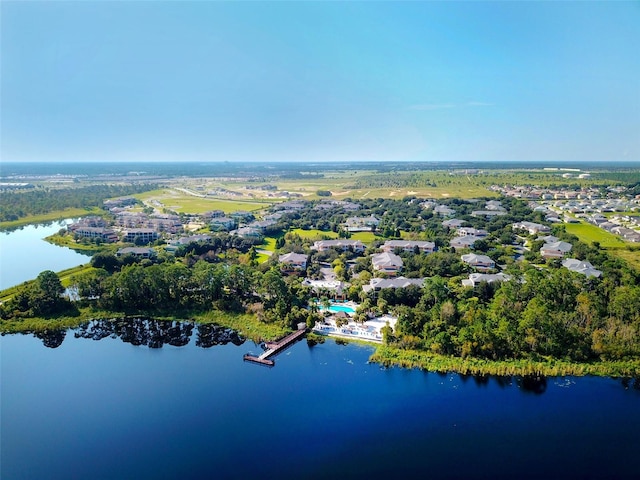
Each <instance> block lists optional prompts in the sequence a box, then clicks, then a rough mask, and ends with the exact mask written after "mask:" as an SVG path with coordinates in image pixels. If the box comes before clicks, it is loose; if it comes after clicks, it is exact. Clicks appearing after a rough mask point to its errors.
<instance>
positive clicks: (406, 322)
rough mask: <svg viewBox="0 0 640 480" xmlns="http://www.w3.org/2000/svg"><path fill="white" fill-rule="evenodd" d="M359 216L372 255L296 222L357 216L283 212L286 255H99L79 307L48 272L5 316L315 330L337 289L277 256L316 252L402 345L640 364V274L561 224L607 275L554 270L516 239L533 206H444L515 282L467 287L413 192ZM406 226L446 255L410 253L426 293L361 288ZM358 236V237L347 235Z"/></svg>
mask: <svg viewBox="0 0 640 480" xmlns="http://www.w3.org/2000/svg"><path fill="white" fill-rule="evenodd" d="M360 203H361V205H362V209H361V210H360V211H358V215H369V214H374V215H377V216H378V217H379V218H381V219H382V222H381V224H380V226H379V232H378V235H377V236H376V238H377V240H376V241H375V242H374V243H373V244H371V245H370V246H369V247H368V249H367V251H366V252H365V254H361V255H358V254H356V253H355V252H349V251H347V252H338V251H330V252H322V253H319V252H312V251H311V250H310V246H311V244H312V243H313V240H312V239H303V238H301V237H300V236H299V235H295V234H293V233H285V232H286V231H288V230H289V229H291V228H303V229H306V228H308V229H310V228H317V229H321V230H325V231H328V232H329V231H337V230H340V227H339V225H340V223H341V222H342V221H343V220H344V218H345V217H346V216H347V214H345V213H344V212H340V211H338V210H337V209H336V210H331V209H329V210H325V209H316V208H314V205H313V204H310V205H309V207H308V208H307V209H306V210H304V211H301V212H293V213H287V214H285V215H284V216H283V217H282V219H281V220H280V223H279V225H278V226H277V228H278V229H280V230H281V235H280V236H279V237H278V241H277V247H278V250H277V251H276V254H275V255H273V256H272V257H271V259H270V260H269V261H267V262H265V263H262V264H258V262H257V253H256V248H255V246H254V245H252V244H251V242H243V241H241V240H240V239H232V238H231V237H229V236H227V235H220V234H215V235H213V236H214V239H213V240H212V241H211V242H205V243H197V244H192V245H190V246H187V247H184V248H182V249H180V250H179V251H178V252H177V253H176V255H175V256H173V255H168V254H164V253H163V254H160V255H158V257H157V258H156V259H154V260H149V259H145V260H137V259H135V258H133V257H124V258H117V257H115V256H114V255H112V254H109V253H104V252H103V253H99V254H97V255H95V256H94V257H93V259H92V265H93V266H94V267H95V269H94V270H91V271H89V272H86V273H83V274H81V275H80V276H78V277H76V278H75V279H74V281H73V287H74V289H75V290H76V291H77V298H75V299H74V301H70V300H68V299H65V298H64V297H62V296H61V293H62V291H63V289H62V287H61V285H60V282H59V280H58V279H57V276H56V274H55V273H53V272H43V273H42V274H41V275H40V276H39V277H38V279H37V280H36V281H35V282H33V283H32V284H30V285H29V286H27V287H25V288H24V289H23V290H22V291H21V292H20V293H19V294H18V295H16V296H15V297H14V299H13V300H11V301H9V302H7V303H6V304H4V305H2V309H1V310H0V314H1V315H2V317H3V318H4V319H11V320H18V321H19V319H20V318H22V317H28V316H34V315H35V316H49V317H51V316H55V315H58V314H60V312H73V310H74V309H78V308H95V309H97V310H99V311H111V312H125V313H141V312H142V313H147V314H151V315H152V314H154V313H159V312H162V313H164V314H166V313H167V312H168V313H171V312H174V313H176V314H185V313H186V314H187V315H188V312H197V311H210V310H221V311H234V312H249V313H254V314H255V315H256V316H257V318H258V319H259V320H260V321H262V322H267V323H280V324H283V325H286V326H288V327H292V326H293V325H295V324H296V323H297V322H300V321H304V322H307V324H308V325H312V324H313V323H314V322H315V321H317V320H318V319H319V318H320V317H319V314H318V312H317V304H318V302H320V303H323V302H326V301H327V298H328V296H329V292H320V293H319V294H318V295H317V297H319V298H314V295H313V294H312V292H311V291H310V290H309V289H308V288H307V287H303V286H302V278H303V275H285V274H283V273H282V272H281V271H280V268H279V266H278V264H277V256H278V255H277V254H278V253H285V252H291V251H295V252H305V253H308V254H309V255H310V262H309V264H310V266H309V268H308V271H307V272H305V274H306V275H308V276H310V277H314V276H316V277H317V276H318V267H317V265H318V263H319V262H326V263H330V264H332V265H333V266H334V269H335V271H336V273H337V274H338V277H339V278H341V279H343V280H348V281H350V283H351V287H350V288H349V289H348V292H347V296H348V298H349V299H351V300H354V301H357V302H359V303H360V307H359V309H358V311H357V314H356V320H358V321H364V320H365V319H366V318H367V317H368V316H369V315H372V314H380V313H387V312H391V313H394V314H395V315H396V316H397V317H398V324H397V328H396V332H395V333H393V334H390V333H389V334H388V335H387V338H386V342H387V343H388V344H389V345H392V346H395V347H396V348H399V349H411V350H416V349H417V350H425V351H428V352H433V353H437V354H443V355H452V356H458V357H474V358H484V359H491V360H504V359H519V358H525V359H543V358H558V359H564V360H570V361H577V362H583V361H592V360H602V359H604V360H607V359H623V358H627V359H628V358H636V357H638V356H640V286H639V285H640V276H639V275H638V272H637V271H635V270H632V269H630V268H629V267H628V266H627V265H626V264H624V263H623V262H622V261H621V260H618V259H615V258H612V257H610V256H609V255H608V254H607V253H606V252H604V251H603V250H601V249H600V248H599V245H597V244H594V245H587V244H585V243H582V242H580V241H579V240H578V239H577V238H576V237H574V236H571V235H569V234H567V233H566V232H565V231H564V227H563V226H561V225H560V226H556V227H554V231H553V233H554V234H555V235H557V236H559V237H560V238H561V239H563V240H566V241H569V242H571V243H572V244H573V250H572V257H574V258H578V259H581V260H582V259H584V260H588V261H590V262H591V263H592V264H593V265H594V266H595V267H596V268H598V269H600V270H602V272H603V275H602V277H601V278H586V277H584V276H581V275H580V274H577V273H574V272H571V271H569V270H567V269H565V268H563V267H562V266H561V265H560V263H559V261H557V260H555V261H548V262H544V261H543V260H542V259H541V258H540V256H539V254H538V253H537V251H536V249H539V246H540V245H539V242H536V241H535V239H534V238H533V237H532V238H526V237H527V236H526V235H524V236H523V235H520V236H516V235H515V234H514V232H513V231H512V228H511V224H512V223H513V222H515V221H521V220H530V221H538V222H540V221H542V219H541V218H540V214H538V213H534V212H532V211H531V210H530V209H529V208H528V206H527V205H526V203H524V202H522V201H519V200H515V199H503V204H504V205H505V206H506V207H507V208H508V212H509V213H508V215H505V216H502V217H494V218H492V219H490V220H487V219H484V218H475V217H472V216H470V215H469V213H470V212H471V210H473V209H476V208H477V203H475V202H466V201H462V200H457V199H451V200H447V201H446V203H448V204H449V205H450V206H452V207H453V208H455V209H456V210H457V212H458V213H457V215H456V218H461V219H465V220H466V221H467V222H468V225H470V226H474V227H476V228H485V229H487V230H488V231H489V236H488V237H487V238H486V239H485V240H483V241H482V242H481V243H480V244H479V245H477V247H478V250H479V251H482V252H486V253H487V254H488V255H489V256H491V257H492V258H493V259H495V260H496V261H497V262H498V263H499V264H501V265H503V266H504V271H505V273H508V274H509V275H511V276H512V279H511V280H510V281H507V282H503V283H501V284H486V283H482V284H480V285H479V286H477V287H476V288H473V289H472V288H465V287H463V286H462V285H461V279H462V278H466V276H467V275H468V274H469V272H470V271H471V270H470V269H469V267H468V266H466V265H465V264H463V263H462V262H461V260H460V253H461V252H455V253H454V252H453V251H452V250H451V249H450V248H449V247H448V240H449V239H450V238H451V237H452V236H453V233H452V232H450V231H448V230H447V229H446V228H444V227H443V226H442V218H441V217H434V216H433V215H432V213H431V212H429V211H427V210H424V209H423V208H422V207H421V206H420V204H419V201H418V200H417V199H415V198H411V197H408V198H405V199H402V200H381V199H371V200H366V201H362V202H360ZM400 232H403V235H404V236H405V237H407V236H408V237H410V238H414V239H430V240H433V241H435V242H436V245H438V247H439V250H438V251H437V252H435V253H432V254H420V253H417V252H409V253H400V255H401V256H402V257H403V259H404V262H405V269H404V271H403V275H405V276H407V277H413V278H423V277H424V278H426V280H425V284H424V287H423V288H420V287H414V286H412V287H408V288H405V289H397V290H394V289H385V290H381V291H380V292H378V293H376V292H371V293H370V294H368V295H367V294H364V292H363V290H362V285H365V284H367V283H368V282H369V280H370V279H371V278H372V276H374V275H375V272H373V270H372V269H371V262H370V260H369V258H368V255H369V254H370V253H373V252H375V251H378V250H377V247H378V246H379V245H380V244H381V243H382V242H384V240H385V239H386V238H395V237H396V236H397V235H398V234H399V233H400ZM342 233H343V234H345V235H348V232H342ZM525 241H526V242H527V244H528V245H530V246H531V250H530V251H529V252H527V253H526V254H525V259H524V260H523V261H515V260H514V254H513V247H514V246H515V245H517V244H518V243H523V242H525Z"/></svg>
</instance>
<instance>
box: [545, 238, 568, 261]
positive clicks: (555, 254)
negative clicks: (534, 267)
mask: <svg viewBox="0 0 640 480" xmlns="http://www.w3.org/2000/svg"><path fill="white" fill-rule="evenodd" d="M571 248H572V245H571V244H570V243H567V242H562V241H560V242H553V243H545V244H544V245H543V246H542V247H541V248H540V255H542V257H543V258H562V257H564V256H565V255H566V254H567V253H569V252H570V251H571Z"/></svg>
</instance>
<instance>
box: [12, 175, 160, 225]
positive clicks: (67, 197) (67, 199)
mask: <svg viewBox="0 0 640 480" xmlns="http://www.w3.org/2000/svg"><path fill="white" fill-rule="evenodd" d="M154 188H156V186H155V185H149V184H136V185H91V186H86V187H77V188H37V189H35V190H29V191H24V192H2V202H0V222H7V221H13V220H19V219H21V218H24V217H26V216H30V215H40V214H44V213H49V212H55V211H61V210H66V209H69V208H86V209H90V208H92V207H102V202H103V201H104V200H106V199H108V198H114V197H121V196H125V195H133V194H135V193H142V192H146V191H148V190H153V189H154Z"/></svg>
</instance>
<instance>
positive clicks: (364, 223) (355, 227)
mask: <svg viewBox="0 0 640 480" xmlns="http://www.w3.org/2000/svg"><path fill="white" fill-rule="evenodd" d="M379 223H380V220H378V219H377V218H376V217H374V216H373V215H370V216H368V217H349V218H347V220H346V221H345V222H344V228H345V230H347V231H348V232H370V231H374V230H375V229H376V228H377V227H378V224H379Z"/></svg>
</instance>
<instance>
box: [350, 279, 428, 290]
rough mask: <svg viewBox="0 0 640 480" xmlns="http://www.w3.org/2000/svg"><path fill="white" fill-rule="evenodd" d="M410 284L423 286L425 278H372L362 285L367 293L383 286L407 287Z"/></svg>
mask: <svg viewBox="0 0 640 480" xmlns="http://www.w3.org/2000/svg"><path fill="white" fill-rule="evenodd" d="M410 285H416V286H418V287H422V286H423V285H424V278H405V277H398V278H372V279H371V280H370V281H369V285H363V286H362V290H363V291H364V292H365V293H369V292H370V291H372V290H375V291H378V290H382V289H383V288H406V287H408V286H410Z"/></svg>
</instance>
